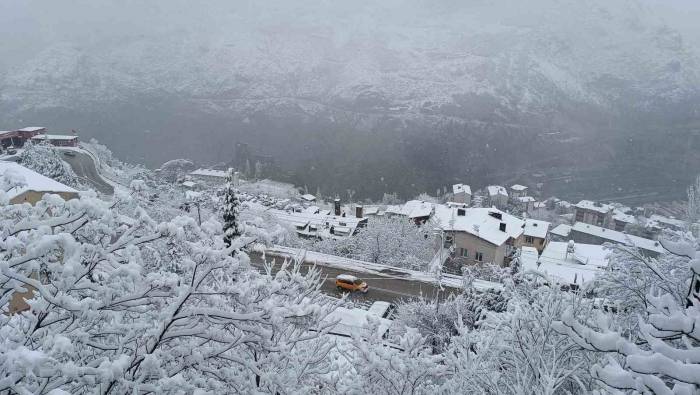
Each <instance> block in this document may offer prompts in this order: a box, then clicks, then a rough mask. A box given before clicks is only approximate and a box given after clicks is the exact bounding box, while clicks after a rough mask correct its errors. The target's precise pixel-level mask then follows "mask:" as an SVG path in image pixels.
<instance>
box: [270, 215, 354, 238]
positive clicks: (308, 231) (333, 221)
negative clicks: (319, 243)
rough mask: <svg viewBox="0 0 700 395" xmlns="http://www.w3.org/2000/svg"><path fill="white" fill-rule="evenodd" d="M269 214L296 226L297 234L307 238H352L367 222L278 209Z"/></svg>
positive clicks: (352, 218) (351, 218)
mask: <svg viewBox="0 0 700 395" xmlns="http://www.w3.org/2000/svg"><path fill="white" fill-rule="evenodd" d="M267 212H268V213H270V214H272V215H274V216H275V217H276V218H277V219H278V220H280V221H282V222H286V223H288V224H290V225H293V226H295V227H296V228H297V229H296V231H297V233H299V234H301V235H306V236H319V237H333V236H351V235H353V234H354V233H355V230H356V229H357V227H358V226H359V225H360V224H361V223H366V221H367V218H356V217H338V216H335V215H326V214H322V213H320V212H317V213H313V212H292V211H285V210H278V209H269V210H267ZM307 226H308V228H307ZM331 227H333V230H334V233H333V234H331V233H330V228H331ZM312 228H313V229H312Z"/></svg>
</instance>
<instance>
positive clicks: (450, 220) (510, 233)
mask: <svg viewBox="0 0 700 395" xmlns="http://www.w3.org/2000/svg"><path fill="white" fill-rule="evenodd" d="M460 213H464V215H459V214H460ZM494 215H496V216H498V215H500V216H501V219H498V218H496V217H495V216H494ZM433 218H434V221H435V223H434V225H435V227H437V228H440V229H443V230H445V231H454V232H467V233H469V234H472V235H474V236H476V237H479V238H480V239H483V240H486V241H488V242H489V243H491V244H494V245H497V246H500V245H502V244H503V243H505V242H506V241H507V240H508V238H511V237H512V238H514V239H515V238H518V237H519V236H520V235H521V234H523V227H524V225H525V222H524V221H523V220H521V219H520V218H517V217H514V216H512V215H510V214H508V213H504V212H503V211H501V210H498V209H495V208H454V207H448V206H445V205H441V204H438V205H436V206H435V215H434V216H433ZM501 223H504V224H505V225H506V230H505V232H504V231H502V230H500V225H501Z"/></svg>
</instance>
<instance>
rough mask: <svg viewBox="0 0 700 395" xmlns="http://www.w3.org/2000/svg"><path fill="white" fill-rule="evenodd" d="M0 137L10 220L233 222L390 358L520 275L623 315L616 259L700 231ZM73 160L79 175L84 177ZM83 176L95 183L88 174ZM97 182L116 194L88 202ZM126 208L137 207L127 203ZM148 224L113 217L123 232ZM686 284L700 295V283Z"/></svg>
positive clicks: (257, 249)
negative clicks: (425, 316) (259, 175)
mask: <svg viewBox="0 0 700 395" xmlns="http://www.w3.org/2000/svg"><path fill="white" fill-rule="evenodd" d="M1 136H4V137H3V139H2V142H3V155H2V157H0V159H2V160H0V175H2V178H3V185H6V188H5V190H4V195H3V196H4V199H5V201H4V204H5V205H6V208H7V209H11V208H12V207H13V206H16V207H17V209H18V210H20V209H21V210H32V207H34V206H36V207H44V206H46V205H51V204H59V205H60V204H61V203H60V202H63V201H65V202H67V203H68V202H73V201H75V202H81V201H84V200H86V199H98V200H99V201H103V202H104V203H107V202H111V203H109V204H111V205H112V207H115V206H119V205H124V204H125V205H126V207H131V206H132V205H133V204H134V203H137V204H138V205H140V208H137V209H136V211H135V212H132V211H128V212H132V213H139V212H143V213H148V216H149V218H153V219H157V220H159V221H160V220H164V221H172V220H175V221H183V220H182V219H179V218H186V219H188V221H190V223H191V224H192V225H193V226H194V224H195V223H196V224H198V225H199V226H203V227H204V226H206V227H212V226H214V225H212V224H218V223H220V221H222V219H221V218H224V220H223V222H224V226H226V224H225V223H226V221H227V220H226V218H235V220H236V221H239V222H237V225H236V229H239V230H237V231H236V232H240V233H237V236H236V237H237V239H235V240H237V241H236V242H240V243H241V244H240V245H238V247H236V248H238V249H239V250H240V251H244V252H245V253H246V257H247V259H249V262H250V265H251V267H253V268H255V270H257V271H259V272H260V273H261V275H263V276H264V275H265V274H266V273H267V274H268V275H269V274H270V273H274V272H276V271H279V272H284V270H286V269H285V267H286V266H285V265H287V264H288V263H289V262H293V263H294V264H295V265H299V266H297V268H296V269H294V270H301V269H300V268H301V267H303V266H305V265H306V267H309V268H311V269H305V270H309V272H310V273H317V274H314V275H315V276H318V277H317V279H316V280H315V281H318V283H319V284H320V285H319V288H318V289H317V290H318V292H319V295H323V298H330V300H334V301H337V302H338V303H340V305H338V306H336V307H335V308H334V309H333V311H332V312H331V313H329V314H330V315H329V316H327V317H326V318H324V320H325V321H323V320H322V321H321V322H324V323H327V324H328V327H327V329H326V332H327V333H328V334H329V335H332V336H336V337H339V338H354V336H356V335H357V333H358V332H362V331H364V330H365V329H366V322H372V320H378V321H377V322H378V324H377V325H376V326H373V327H372V329H371V331H370V333H369V334H367V335H366V336H367V337H366V339H369V338H370V337H372V336H375V335H376V336H379V337H380V338H381V339H383V340H381V341H382V344H384V345H391V347H399V346H397V344H400V343H397V342H400V340H398V339H399V338H400V337H396V336H397V335H396V331H400V330H401V329H397V328H401V327H402V325H404V324H403V323H404V322H405V321H406V320H409V318H408V317H410V316H412V314H408V313H407V311H408V310H407V309H409V307H408V306H412V307H410V308H416V307H415V306H419V305H421V303H424V304H425V303H428V304H430V303H434V305H435V306H437V307H436V311H439V307H440V301H441V300H445V302H444V303H446V306H453V305H454V303H456V301H458V300H463V301H464V300H471V299H469V298H472V299H473V300H480V298H484V297H486V298H496V299H498V298H502V297H503V295H505V294H507V293H508V292H510V291H508V289H509V287H511V285H508V284H509V281H511V280H504V279H507V278H511V277H513V276H523V275H533V274H534V275H537V276H539V277H538V278H539V280H536V281H535V284H539V285H538V286H544V287H548V288H552V289H556V290H557V291H560V292H564V293H567V294H569V295H571V296H570V297H583V298H587V299H590V301H591V303H592V306H595V308H604V309H605V311H618V310H619V309H626V307H624V306H621V304H620V302H619V301H614V300H612V299H609V297H603V296H602V293H601V294H598V293H597V292H596V287H597V280H598V279H599V277H601V276H608V275H611V273H615V271H613V270H612V269H610V262H611V259H613V258H611V257H617V258H614V259H620V258H619V256H620V255H619V254H620V253H621V251H623V252H624V251H628V252H631V253H633V254H635V256H638V257H639V259H642V260H645V259H650V260H652V261H654V262H655V261H656V260H658V259H666V258H664V257H665V256H667V255H668V250H667V248H666V247H665V246H664V243H663V240H662V239H663V238H664V237H667V236H668V235H671V234H680V233H679V232H683V231H686V230H687V231H689V232H690V233H692V234H693V235H695V237H697V235H698V230H699V229H700V226H699V225H698V223H693V222H688V221H687V219H686V220H682V219H679V218H676V217H674V216H669V215H665V212H662V211H661V210H658V212H655V210H654V209H652V208H650V207H648V206H647V207H627V206H625V205H623V204H620V203H615V202H594V201H590V200H581V201H578V202H567V201H565V200H561V199H558V198H556V197H543V196H540V194H539V192H538V190H539V189H540V188H539V187H538V186H537V185H521V184H514V185H509V186H502V185H487V186H484V187H480V188H472V186H470V185H468V184H465V183H458V184H455V185H453V186H452V188H451V189H449V190H447V192H446V193H444V194H443V195H441V196H429V195H427V194H422V195H421V196H419V197H417V198H416V199H412V200H408V201H405V202H401V201H399V199H398V198H397V197H396V196H395V195H391V194H386V195H385V198H384V201H383V202H370V201H366V202H357V201H352V200H351V199H352V196H351V195H350V196H348V197H347V198H345V199H344V198H341V197H340V196H339V195H336V196H331V197H328V196H316V195H313V194H310V193H308V191H306V190H305V188H303V187H302V188H299V187H296V186H294V185H291V184H286V183H282V182H277V181H273V180H268V179H255V178H254V177H251V175H250V174H249V173H250V172H247V173H248V174H245V173H246V171H245V169H233V168H225V167H223V166H220V167H218V168H204V167H201V168H198V167H197V166H195V165H194V164H193V163H191V162H189V161H187V160H176V161H171V162H169V163H168V164H166V165H164V166H163V167H161V168H160V169H157V170H154V171H151V170H148V169H145V168H143V167H140V166H133V165H129V164H125V163H122V162H120V161H118V160H116V159H115V158H113V157H112V156H111V152H109V150H108V149H107V148H106V147H104V146H101V145H99V144H98V143H97V142H94V141H93V142H89V143H83V142H79V141H78V136H77V133H76V132H73V133H72V134H71V135H68V134H60V135H51V134H47V129H46V128H23V129H18V130H16V131H11V132H2V134H1ZM56 136H58V137H56ZM68 137H70V138H68ZM67 142H69V143H67ZM37 150H44V151H38V152H40V153H41V154H40V155H37V154H36V153H37ZM32 153H34V154H32ZM48 153H51V155H53V156H51V155H49V154H48ZM37 158H38V159H37ZM76 158H82V159H81V160H84V162H78V164H76V162H74V161H75V160H76ZM69 164H70V165H69ZM86 165H87V167H88V169H93V168H94V170H90V171H86V168H85V167H86ZM41 172H43V173H45V174H40V173H41ZM68 173H70V174H68ZM50 177H54V178H57V177H61V179H67V180H71V181H70V183H72V184H73V185H65V184H63V183H61V182H59V181H57V179H52V178H50ZM65 177H67V178H65ZM101 183H105V184H108V185H109V187H110V188H111V193H110V192H109V190H107V192H105V191H104V190H94V188H93V187H92V186H93V185H100V184H101ZM59 197H60V201H57V200H56V199H58V198H59ZM127 201H131V202H132V203H128V204H127V203H120V202H127ZM226 201H229V202H234V203H225V202H226ZM75 204H78V203H75ZM231 204H233V205H231ZM129 210H131V209H129ZM140 210H145V211H140ZM49 211H52V210H49ZM227 213H228V214H227ZM141 215H143V214H141ZM222 215H223V217H222ZM227 215H229V217H227ZM231 216H233V217H231ZM141 221H142V219H138V218H137V219H133V218H128V217H127V216H125V215H122V214H120V215H119V216H118V217H117V223H118V224H119V225H118V226H119V227H131V226H136V225H137V224H139V223H140V222H141ZM148 221H152V220H151V219H149V220H148ZM212 221H214V222H212ZM216 226H218V225H216ZM126 234H128V231H127V232H125V233H123V234H117V235H113V236H111V238H112V239H114V240H120V238H122V237H125V235H126ZM224 240H227V239H224ZM227 243H231V244H229V246H231V247H232V246H233V241H229V242H227ZM206 248H209V247H206ZM275 264H277V266H276V267H274V268H273V266H275ZM271 265H272V266H271ZM314 270H318V272H315V271H314ZM279 272H277V273H279ZM363 279H365V280H363ZM339 281H349V282H350V284H352V283H354V282H357V284H359V283H360V282H362V284H364V285H363V286H364V287H365V288H364V292H347V291H345V290H343V289H342V287H341V286H340V285H339ZM364 281H366V282H364ZM692 281H695V282H696V283H697V284H700V276H698V275H697V274H696V275H695V277H694V280H692ZM32 284H34V285H33V286H32V287H33V288H32V287H30V288H29V289H23V291H22V292H20V291H9V293H8V295H10V296H11V297H9V299H7V300H6V306H4V307H5V313H6V314H9V315H10V316H13V315H22V314H25V313H26V312H28V311H31V309H32V306H33V303H35V299H34V298H35V296H34V295H35V294H34V293H33V290H35V289H38V288H40V287H41V286H42V285H41V283H40V282H37V283H32ZM696 288H698V287H696ZM367 290H369V291H367ZM580 290H585V293H580V292H579V291H580ZM693 292H694V293H693ZM469 295H471V296H469ZM475 295H481V296H475ZM319 297H321V296H319ZM698 297H700V288H698V289H696V290H695V291H693V289H691V292H690V293H689V294H688V298H689V299H688V300H693V298H698ZM489 300H490V299H489ZM698 300H700V299H698ZM412 301H413V302H412ZM450 308H453V307H450ZM613 309H614V310H613ZM407 314H408V315H407ZM444 314H449V313H447V312H446V313H444ZM460 314H461V313H460ZM455 318H456V317H451V316H449V315H447V316H444V317H443V318H442V319H446V320H448V321H449V320H453V319H455ZM411 325H413V324H411ZM416 325H417V324H416ZM403 330H405V327H404V329H403ZM367 341H369V340H367ZM445 341H447V340H445ZM440 344H441V343H434V344H433V346H432V347H433V349H434V352H437V351H436V350H439V349H440V347H444V346H440ZM399 349H400V347H399Z"/></svg>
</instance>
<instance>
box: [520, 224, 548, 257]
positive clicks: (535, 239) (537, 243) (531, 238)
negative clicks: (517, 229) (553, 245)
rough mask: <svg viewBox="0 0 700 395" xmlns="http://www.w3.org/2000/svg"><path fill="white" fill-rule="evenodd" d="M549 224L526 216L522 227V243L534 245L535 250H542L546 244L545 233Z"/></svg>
mask: <svg viewBox="0 0 700 395" xmlns="http://www.w3.org/2000/svg"><path fill="white" fill-rule="evenodd" d="M550 225H551V224H550V223H549V222H547V221H541V220H537V219H531V218H526V219H525V227H524V228H523V234H524V236H525V239H524V240H523V243H522V245H523V246H527V247H534V248H536V249H537V251H539V252H542V250H544V247H545V245H546V244H547V234H548V232H549V226H550Z"/></svg>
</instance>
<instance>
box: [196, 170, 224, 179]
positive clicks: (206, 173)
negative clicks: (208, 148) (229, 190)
mask: <svg viewBox="0 0 700 395" xmlns="http://www.w3.org/2000/svg"><path fill="white" fill-rule="evenodd" d="M190 175H191V176H195V177H196V176H204V177H220V178H226V176H227V175H228V172H227V171H226V170H214V169H197V170H195V171H193V172H191V173H190Z"/></svg>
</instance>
